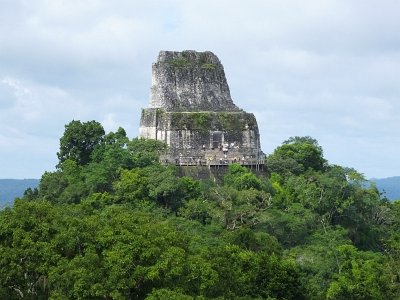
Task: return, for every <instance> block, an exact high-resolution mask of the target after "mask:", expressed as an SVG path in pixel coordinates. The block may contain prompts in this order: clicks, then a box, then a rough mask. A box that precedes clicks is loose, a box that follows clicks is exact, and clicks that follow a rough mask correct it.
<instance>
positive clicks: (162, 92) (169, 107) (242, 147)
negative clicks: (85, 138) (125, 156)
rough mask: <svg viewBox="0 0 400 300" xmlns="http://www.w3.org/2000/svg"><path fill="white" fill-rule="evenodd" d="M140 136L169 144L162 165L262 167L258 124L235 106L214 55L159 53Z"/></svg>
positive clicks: (208, 53)
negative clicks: (232, 164)
mask: <svg viewBox="0 0 400 300" xmlns="http://www.w3.org/2000/svg"><path fill="white" fill-rule="evenodd" d="M139 136H140V137H142V138H147V139H155V140H160V141H164V142H166V143H167V144H168V146H169V150H168V151H167V153H164V154H163V155H162V161H163V162H164V163H170V164H176V165H180V166H192V165H207V166H210V167H211V166H218V167H219V166H221V165H228V164H230V163H240V164H242V165H247V166H254V167H257V168H259V167H260V168H261V167H262V166H263V165H264V154H263V152H262V151H261V149H260V135H259V132H258V126H257V121H256V119H255V117H254V115H253V114H251V113H247V112H245V111H243V110H242V109H240V108H238V107H237V106H236V105H235V104H234V103H233V101H232V98H231V95H230V91H229V86H228V83H227V81H226V78H225V72H224V68H223V66H222V64H221V62H220V61H219V59H218V57H217V56H216V55H214V54H213V53H212V52H196V51H182V52H175V51H161V52H160V54H159V55H158V59H157V62H155V63H154V64H153V76H152V87H151V99H150V107H149V108H145V109H143V110H142V116H141V120H140V133H139Z"/></svg>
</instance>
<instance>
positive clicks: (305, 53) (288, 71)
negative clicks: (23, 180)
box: [0, 0, 400, 177]
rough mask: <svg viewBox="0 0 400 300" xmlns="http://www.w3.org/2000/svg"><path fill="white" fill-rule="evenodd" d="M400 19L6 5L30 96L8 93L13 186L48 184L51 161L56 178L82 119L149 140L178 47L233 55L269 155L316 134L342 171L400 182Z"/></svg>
mask: <svg viewBox="0 0 400 300" xmlns="http://www.w3.org/2000/svg"><path fill="white" fill-rule="evenodd" d="M399 9H400V3H398V2H397V1H393V0H383V1H379V3H378V2H374V1H370V2H368V1H367V2H365V1H361V0H356V1H345V0H335V1H334V0H327V1H317V0H311V1H307V2H306V3H305V2H302V1H295V0H288V1H280V0H267V1H264V0H254V1H250V2H246V3H245V2H243V1H228V0H219V1H183V0H170V1H168V0H167V1H161V0H157V1H128V0H118V1H114V2H110V1H104V0H101V1H92V0H89V1H78V0H71V1H62V0H60V1H49V0H32V1H5V3H4V5H2V10H1V11H0V24H1V26H0V66H1V70H0V80H4V78H6V79H8V80H10V79H12V80H14V83H16V82H17V83H19V84H20V85H21V86H20V87H22V88H25V89H27V90H29V93H26V94H18V92H17V90H18V89H16V88H15V87H13V86H12V84H10V82H8V83H4V82H1V83H0V101H1V103H0V126H1V128H2V129H1V130H0V144H1V145H4V146H6V147H5V148H2V149H3V150H2V151H3V152H4V153H5V155H3V157H4V158H3V160H2V161H0V164H1V165H2V166H4V167H3V168H2V170H1V171H2V173H0V177H10V176H15V177H24V176H28V175H26V174H31V175H30V176H35V177H38V176H39V175H40V174H41V173H42V172H43V168H41V167H40V164H39V163H37V161H41V162H42V165H43V166H45V167H46V168H50V169H51V168H53V166H54V165H55V161H54V160H55V153H56V152H57V148H58V139H59V137H60V136H61V134H62V132H63V129H64V124H66V123H67V122H69V121H70V120H72V119H82V120H91V119H96V120H98V121H101V122H102V123H103V125H104V126H105V127H106V129H107V130H116V129H117V128H118V126H123V127H124V128H125V129H127V132H128V134H129V135H130V136H131V137H134V136H136V134H137V127H138V123H139V117H140V108H141V107H145V106H147V105H148V97H149V89H150V85H151V63H152V62H153V61H154V60H155V58H156V55H157V53H158V51H159V50H164V49H165V50H184V49H196V50H211V51H213V52H214V53H216V54H217V55H218V56H219V57H220V59H221V61H222V63H223V64H224V66H225V71H226V74H227V77H228V82H229V84H230V87H231V93H232V97H233V98H234V100H235V102H236V104H238V105H239V106H240V107H242V108H244V109H246V110H249V111H253V112H255V113H256V114H257V118H258V120H259V125H260V129H261V131H262V132H261V135H262V143H263V148H264V150H265V151H266V152H271V151H273V149H274V148H275V147H276V146H278V145H279V144H280V143H281V142H282V141H283V140H285V139H287V138H288V137H289V136H293V135H311V136H314V137H315V138H317V139H318V140H319V141H320V143H321V145H322V146H323V147H324V149H325V154H326V156H327V158H328V159H329V160H330V161H331V162H332V163H338V164H344V165H347V166H353V167H356V168H357V169H359V170H360V171H361V172H365V173H366V174H367V176H370V177H372V176H374V177H379V176H390V175H399V174H398V170H399V169H400V163H398V162H397V161H396V158H395V155H396V154H395V153H394V150H393V149H395V148H396V147H393V145H398V143H399V139H398V138H397V136H398V132H399V131H400V125H399V124H398V123H399V122H398V115H399V113H400V102H399V101H398V100H399V99H398V95H399V94H400V93H399V92H400V90H399V89H400V84H399V83H400V82H399V78H400V71H399V70H400V55H399V54H400V52H399V49H400V44H399V43H400V36H399V34H400V33H399V31H398V30H397V28H398V27H399V22H400V21H399V20H398V11H399ZM11 16H12V17H11ZM21 91H23V90H21ZM396 143H397V144H396ZM40 145H45V148H46V150H43V148H42V147H41V146H40ZM24 148H25V149H28V148H29V149H30V151H31V152H34V153H35V155H36V157H37V160H36V161H35V165H33V162H32V163H29V159H26V158H24V157H26V150H22V149H24ZM18 149H21V150H18ZM357 153H358V155H357ZM49 157H50V158H49ZM19 162H24V163H23V164H19ZM13 165H14V168H13ZM396 172H397V173H396ZM35 174H36V175H35Z"/></svg>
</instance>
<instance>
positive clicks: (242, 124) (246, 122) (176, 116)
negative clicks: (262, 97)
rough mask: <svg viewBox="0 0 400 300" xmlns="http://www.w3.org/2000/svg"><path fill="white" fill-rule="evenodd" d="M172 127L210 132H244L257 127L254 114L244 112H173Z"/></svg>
mask: <svg viewBox="0 0 400 300" xmlns="http://www.w3.org/2000/svg"><path fill="white" fill-rule="evenodd" d="M170 114H171V127H172V128H175V129H185V128H186V129H196V130H205V131H209V130H210V128H212V129H213V130H224V131H227V132H229V131H232V132H235V131H239V132H240V131H242V130H245V129H246V128H252V127H253V126H255V124H256V121H255V118H254V116H253V115H252V114H248V113H244V112H211V111H210V112H171V113H170Z"/></svg>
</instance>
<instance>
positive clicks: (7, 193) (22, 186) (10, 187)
mask: <svg viewBox="0 0 400 300" xmlns="http://www.w3.org/2000/svg"><path fill="white" fill-rule="evenodd" d="M38 184H39V179H0V208H1V207H3V206H5V205H8V204H11V203H12V202H13V201H14V199H15V198H16V197H21V196H22V195H23V194H24V191H25V190H26V189H27V188H35V187H37V186H38Z"/></svg>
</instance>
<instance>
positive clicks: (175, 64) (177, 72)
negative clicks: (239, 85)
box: [150, 51, 239, 111]
mask: <svg viewBox="0 0 400 300" xmlns="http://www.w3.org/2000/svg"><path fill="white" fill-rule="evenodd" d="M152 71H153V72H152V73H153V78H152V88H151V102H150V107H153V108H164V109H165V110H167V111H201V110H207V111H235V110H239V109H238V107H237V106H236V105H235V104H234V103H233V101H232V98H231V95H230V91H229V86H228V83H227V82H226V78H225V72H224V68H223V66H222V64H221V62H220V60H219V59H218V57H217V56H216V55H214V54H213V53H212V52H196V51H183V52H176V51H161V52H160V54H159V55H158V59H157V62H156V63H154V64H153V70H152Z"/></svg>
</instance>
